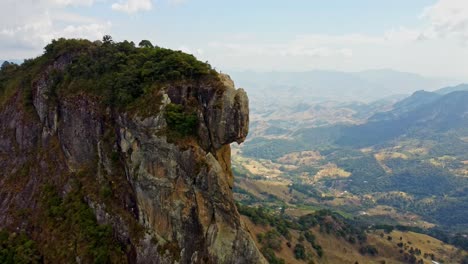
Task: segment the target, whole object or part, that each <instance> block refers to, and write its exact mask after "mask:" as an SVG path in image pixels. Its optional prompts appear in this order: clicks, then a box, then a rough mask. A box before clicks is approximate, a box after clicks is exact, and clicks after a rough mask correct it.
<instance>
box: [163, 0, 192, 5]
mask: <svg viewBox="0 0 468 264" xmlns="http://www.w3.org/2000/svg"><path fill="white" fill-rule="evenodd" d="M167 1H168V2H169V4H171V5H181V4H183V3H185V2H186V1H187V0H167Z"/></svg>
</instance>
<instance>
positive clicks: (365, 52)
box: [0, 0, 468, 82]
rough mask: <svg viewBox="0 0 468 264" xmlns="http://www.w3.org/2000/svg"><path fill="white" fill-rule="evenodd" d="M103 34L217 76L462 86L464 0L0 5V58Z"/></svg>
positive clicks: (11, 1)
mask: <svg viewBox="0 0 468 264" xmlns="http://www.w3.org/2000/svg"><path fill="white" fill-rule="evenodd" d="M106 34H109V35H111V36H113V38H114V39H115V40H119V41H120V40H124V39H127V40H132V41H134V42H135V43H138V42H139V41H140V40H141V39H148V40H150V41H152V42H153V44H156V45H158V46H163V47H168V48H172V49H180V50H182V51H185V52H188V53H192V54H194V55H195V56H197V57H198V58H199V59H201V60H205V61H209V62H210V63H211V64H212V65H213V67H216V69H218V70H222V71H226V72H230V71H248V70H253V71H288V72H291V71H292V72H304V71H310V70H317V69H320V70H332V71H346V72H359V71H363V70H368V69H384V68H385V69H393V70H397V71H403V72H411V73H417V74H421V75H424V76H428V77H433V78H436V77H437V78H444V79H451V80H456V81H458V82H464V81H465V82H466V81H468V1H466V0H412V1H407V0H395V1H375V0H355V1H346V2H344V1H338V0H333V1H318V0H314V1H306V0H298V1H294V2H293V3H292V2H291V1H279V0H274V1H266V0H260V1H247V0H240V1H210V0H159V1H155V0H154V1H153V0H37V1H33V0H3V1H1V2H0V60H21V59H24V58H30V57H35V56H38V55H40V54H41V53H42V49H43V47H44V45H46V44H47V43H48V42H50V40H52V39H54V38H60V37H66V38H88V39H101V38H102V36H103V35H106Z"/></svg>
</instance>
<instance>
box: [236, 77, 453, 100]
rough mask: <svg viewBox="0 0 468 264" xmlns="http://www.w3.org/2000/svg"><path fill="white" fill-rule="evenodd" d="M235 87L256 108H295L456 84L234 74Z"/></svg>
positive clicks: (410, 79)
mask: <svg viewBox="0 0 468 264" xmlns="http://www.w3.org/2000/svg"><path fill="white" fill-rule="evenodd" d="M231 76H232V77H233V79H234V81H235V82H236V84H237V85H238V86H240V87H243V88H245V89H246V90H247V92H248V93H249V97H250V98H251V101H252V102H253V104H254V107H261V106H262V105H268V104H269V103H274V104H277V103H282V104H288V103H289V104H291V105H295V104H297V103H298V102H308V103H310V102H315V101H323V100H334V101H367V102H369V101H374V100H377V99H380V98H384V97H387V96H392V95H397V94H408V95H409V94H411V93H413V92H415V91H418V90H429V91H432V90H435V89H437V88H440V87H444V86H449V85H453V84H454V83H456V82H454V81H452V80H445V79H436V78H427V77H424V76H421V75H418V74H412V73H406V72H399V71H394V70H386V69H384V70H369V71H362V72H339V71H321V70H316V71H308V72H252V71H246V72H234V73H231Z"/></svg>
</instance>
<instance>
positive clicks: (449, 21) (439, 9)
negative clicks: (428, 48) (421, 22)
mask: <svg viewBox="0 0 468 264" xmlns="http://www.w3.org/2000/svg"><path fill="white" fill-rule="evenodd" d="M421 18H422V19H427V20H428V21H429V22H430V26H429V27H428V28H427V29H426V30H424V32H423V33H422V38H424V39H429V38H435V37H439V38H449V37H455V38H458V39H459V40H461V41H462V42H463V43H464V44H467V43H468V1H466V0H439V1H438V2H437V3H436V4H434V5H432V6H429V7H427V8H425V10H424V11H423V13H422V15H421Z"/></svg>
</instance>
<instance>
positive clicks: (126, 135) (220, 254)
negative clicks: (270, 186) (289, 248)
mask: <svg viewBox="0 0 468 264" xmlns="http://www.w3.org/2000/svg"><path fill="white" fill-rule="evenodd" d="M69 61H70V60H69V58H67V57H61V58H59V59H57V60H56V62H55V63H54V64H52V65H50V66H48V67H47V68H45V69H44V70H43V71H42V72H41V74H40V75H39V76H37V78H36V81H34V82H32V92H31V96H32V97H33V98H32V102H33V104H32V106H31V107H30V108H29V109H28V108H27V107H24V102H23V98H24V97H25V94H24V93H25V92H24V91H23V90H21V89H18V90H17V91H16V93H15V94H14V95H12V96H11V97H10V98H9V99H8V100H7V101H5V103H4V104H3V106H1V107H0V166H1V167H2V168H4V169H3V171H2V172H1V174H0V228H10V229H16V230H18V229H24V230H25V231H26V232H28V233H29V234H30V235H31V237H33V239H35V240H37V241H38V243H41V241H44V238H43V237H41V236H44V234H43V233H41V231H40V230H41V228H42V227H41V226H38V225H39V224H38V223H37V222H40V221H35V219H36V220H37V219H38V217H40V216H39V215H40V212H37V210H39V208H41V206H43V205H41V199H40V198H39V197H41V192H42V190H43V186H44V185H45V184H53V185H54V186H57V187H58V189H59V190H60V194H61V195H63V196H64V195H66V194H67V193H68V192H69V191H70V188H72V187H70V186H72V182H73V181H74V180H78V181H80V182H81V183H82V185H83V186H84V187H83V188H84V189H86V188H88V189H87V190H93V188H96V190H99V188H100V187H102V186H100V185H103V184H109V186H111V188H110V189H111V191H112V195H111V198H110V200H109V198H106V199H107V200H106V199H103V198H102V199H101V198H100V196H99V195H98V194H96V193H93V192H92V191H88V192H85V197H84V199H85V200H86V202H87V204H88V205H89V206H90V208H92V209H93V211H94V213H95V215H96V219H97V220H98V222H99V223H102V224H109V225H111V226H112V228H113V230H114V231H113V233H114V237H115V239H116V240H118V241H119V243H120V244H122V245H127V246H126V247H124V248H126V249H125V250H124V251H125V254H126V255H127V259H126V260H125V261H127V262H131V263H265V260H264V259H263V257H262V256H261V254H260V253H259V251H258V249H257V248H256V246H255V244H254V243H253V240H252V238H251V237H250V234H249V233H248V232H247V231H246V229H245V228H244V227H243V224H242V222H241V221H240V217H239V214H238V212H237V209H236V206H235V203H234V200H233V195H232V187H233V175H232V172H231V167H230V146H229V144H230V143H232V142H238V143H241V142H243V141H244V139H245V137H246V136H247V133H248V122H249V116H248V111H249V110H248V98H247V95H246V93H245V92H244V91H243V90H242V89H235V87H234V84H233V82H232V80H230V78H229V77H228V76H226V75H222V76H220V79H221V81H222V84H223V85H222V86H223V87H219V86H216V87H215V86H213V85H211V84H209V83H206V84H204V83H203V82H200V83H196V84H193V83H192V84H187V83H182V84H174V85H172V86H171V85H170V86H166V87H164V88H163V89H161V90H160V91H159V92H158V93H159V95H160V96H158V97H157V98H161V101H160V102H154V103H155V104H158V105H159V110H158V111H155V112H154V113H153V114H151V115H149V116H145V117H141V116H140V115H138V114H132V113H129V112H125V111H118V110H115V109H111V108H109V107H106V106H104V105H103V104H102V103H100V102H99V100H98V99H96V98H93V97H92V96H90V95H87V94H84V93H83V94H78V95H76V94H75V95H70V96H63V95H61V96H58V98H53V99H51V98H49V97H48V94H49V93H48V89H49V88H50V81H49V73H50V71H52V70H54V71H60V70H63V68H64V65H66V64H67V63H69ZM170 103H172V104H179V105H184V106H187V107H188V106H190V107H191V109H193V110H194V111H195V113H196V115H197V117H198V126H197V132H196V135H193V136H190V137H183V138H180V137H174V135H171V133H172V132H171V131H170V129H168V126H167V124H166V119H165V107H166V105H168V104H170ZM25 168H26V169H25ZM84 172H86V175H87V176H86V177H88V178H83V176H80V175H82V174H84ZM80 177H81V178H80ZM93 186H94V187H93ZM23 211H27V213H28V214H29V216H30V217H26V218H25V217H20V216H18V214H17V212H23ZM129 219H130V220H129ZM133 222H136V223H137V224H138V226H139V227H138V228H136V229H137V230H141V231H139V232H137V231H132V230H133V229H135V227H134V223H133ZM70 254H73V253H72V252H70ZM44 257H45V259H47V255H46V256H44Z"/></svg>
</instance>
